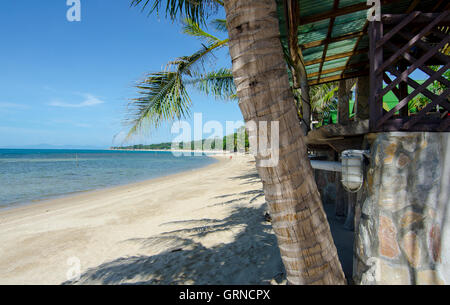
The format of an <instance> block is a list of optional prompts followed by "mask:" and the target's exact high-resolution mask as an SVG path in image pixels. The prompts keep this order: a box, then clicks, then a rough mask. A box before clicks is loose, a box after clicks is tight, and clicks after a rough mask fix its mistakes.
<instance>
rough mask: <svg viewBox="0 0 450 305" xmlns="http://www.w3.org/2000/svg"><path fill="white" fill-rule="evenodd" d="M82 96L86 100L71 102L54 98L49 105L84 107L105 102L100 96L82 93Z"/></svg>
mask: <svg viewBox="0 0 450 305" xmlns="http://www.w3.org/2000/svg"><path fill="white" fill-rule="evenodd" d="M82 96H83V97H84V98H85V100H84V101H83V102H81V103H79V104H70V103H65V102H61V101H59V100H54V101H53V102H50V103H49V105H50V106H54V107H65V108H82V107H92V106H96V105H100V104H103V103H105V102H104V101H102V100H101V99H99V98H98V97H95V96H94V95H92V94H82Z"/></svg>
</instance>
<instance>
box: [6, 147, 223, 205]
mask: <svg viewBox="0 0 450 305" xmlns="http://www.w3.org/2000/svg"><path fill="white" fill-rule="evenodd" d="M214 162H216V161H215V160H214V159H212V158H209V157H207V156H196V157H194V156H183V157H175V156H174V155H173V154H172V153H171V152H143V151H108V150H18V149H0V209H2V208H11V207H14V206H17V205H20V204H27V203H31V202H33V201H37V200H41V199H48V198H53V197H59V196H63V195H67V194H72V193H76V192H81V191H89V190H96V189H102V188H107V187H111V186H118V185H124V184H128V183H133V182H139V181H144V180H147V179H152V178H157V177H162V176H166V175H170V174H175V173H179V172H183V171H188V170H192V169H196V168H200V167H204V166H206V165H209V164H212V163H214Z"/></svg>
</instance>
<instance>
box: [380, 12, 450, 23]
mask: <svg viewBox="0 0 450 305" xmlns="http://www.w3.org/2000/svg"><path fill="white" fill-rule="evenodd" d="M444 12H445V10H444ZM441 14H442V13H422V14H420V16H419V17H417V18H416V19H415V20H414V21H413V22H412V23H413V24H417V23H430V22H431V21H433V20H435V19H436V18H438V17H439V16H440V15H441ZM406 17H407V15H406V14H384V15H383V16H382V17H381V22H382V23H383V24H386V25H389V24H398V23H400V22H402V21H403V19H405V18H406ZM449 23H450V17H449V16H448V15H447V16H446V17H445V18H443V19H442V20H439V23H438V25H444V24H445V25H447V24H449Z"/></svg>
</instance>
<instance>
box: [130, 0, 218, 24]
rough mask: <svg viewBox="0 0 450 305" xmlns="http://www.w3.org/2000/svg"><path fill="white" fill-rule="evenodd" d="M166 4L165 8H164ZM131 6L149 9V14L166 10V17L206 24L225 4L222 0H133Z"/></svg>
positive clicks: (173, 19)
mask: <svg viewBox="0 0 450 305" xmlns="http://www.w3.org/2000/svg"><path fill="white" fill-rule="evenodd" d="M164 5H165V8H164ZM131 6H134V7H136V6H142V11H144V10H145V9H147V8H148V9H149V15H150V14H152V13H153V12H156V13H157V14H159V13H160V11H161V10H163V11H165V14H166V17H168V18H170V19H171V20H172V21H175V20H176V19H178V18H190V19H192V20H194V21H195V22H197V23H200V24H204V23H205V21H206V19H207V18H208V17H209V16H210V15H212V14H214V13H216V12H217V10H218V8H219V7H220V6H223V1H222V0H153V1H150V0H132V1H131Z"/></svg>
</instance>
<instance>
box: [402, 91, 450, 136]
mask: <svg viewBox="0 0 450 305" xmlns="http://www.w3.org/2000/svg"><path fill="white" fill-rule="evenodd" d="M449 94H450V89H447V90H445V91H444V92H443V93H442V95H441V96H439V98H438V99H436V100H434V101H432V102H431V103H429V104H428V105H427V106H425V108H423V109H422V110H421V111H420V112H419V113H418V114H417V115H416V116H414V117H413V118H412V119H410V120H409V121H408V122H406V123H405V124H404V125H403V128H406V129H410V128H411V127H412V126H413V125H414V124H417V123H418V122H419V121H420V120H421V119H422V118H423V117H424V116H425V115H426V114H427V112H429V111H430V110H431V109H433V108H434V107H436V106H438V105H439V104H440V103H441V102H442V101H444V100H447V98H448V96H449ZM443 105H444V107H445V106H446V104H443ZM441 106H442V104H441ZM449 109H450V106H447V110H449Z"/></svg>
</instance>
